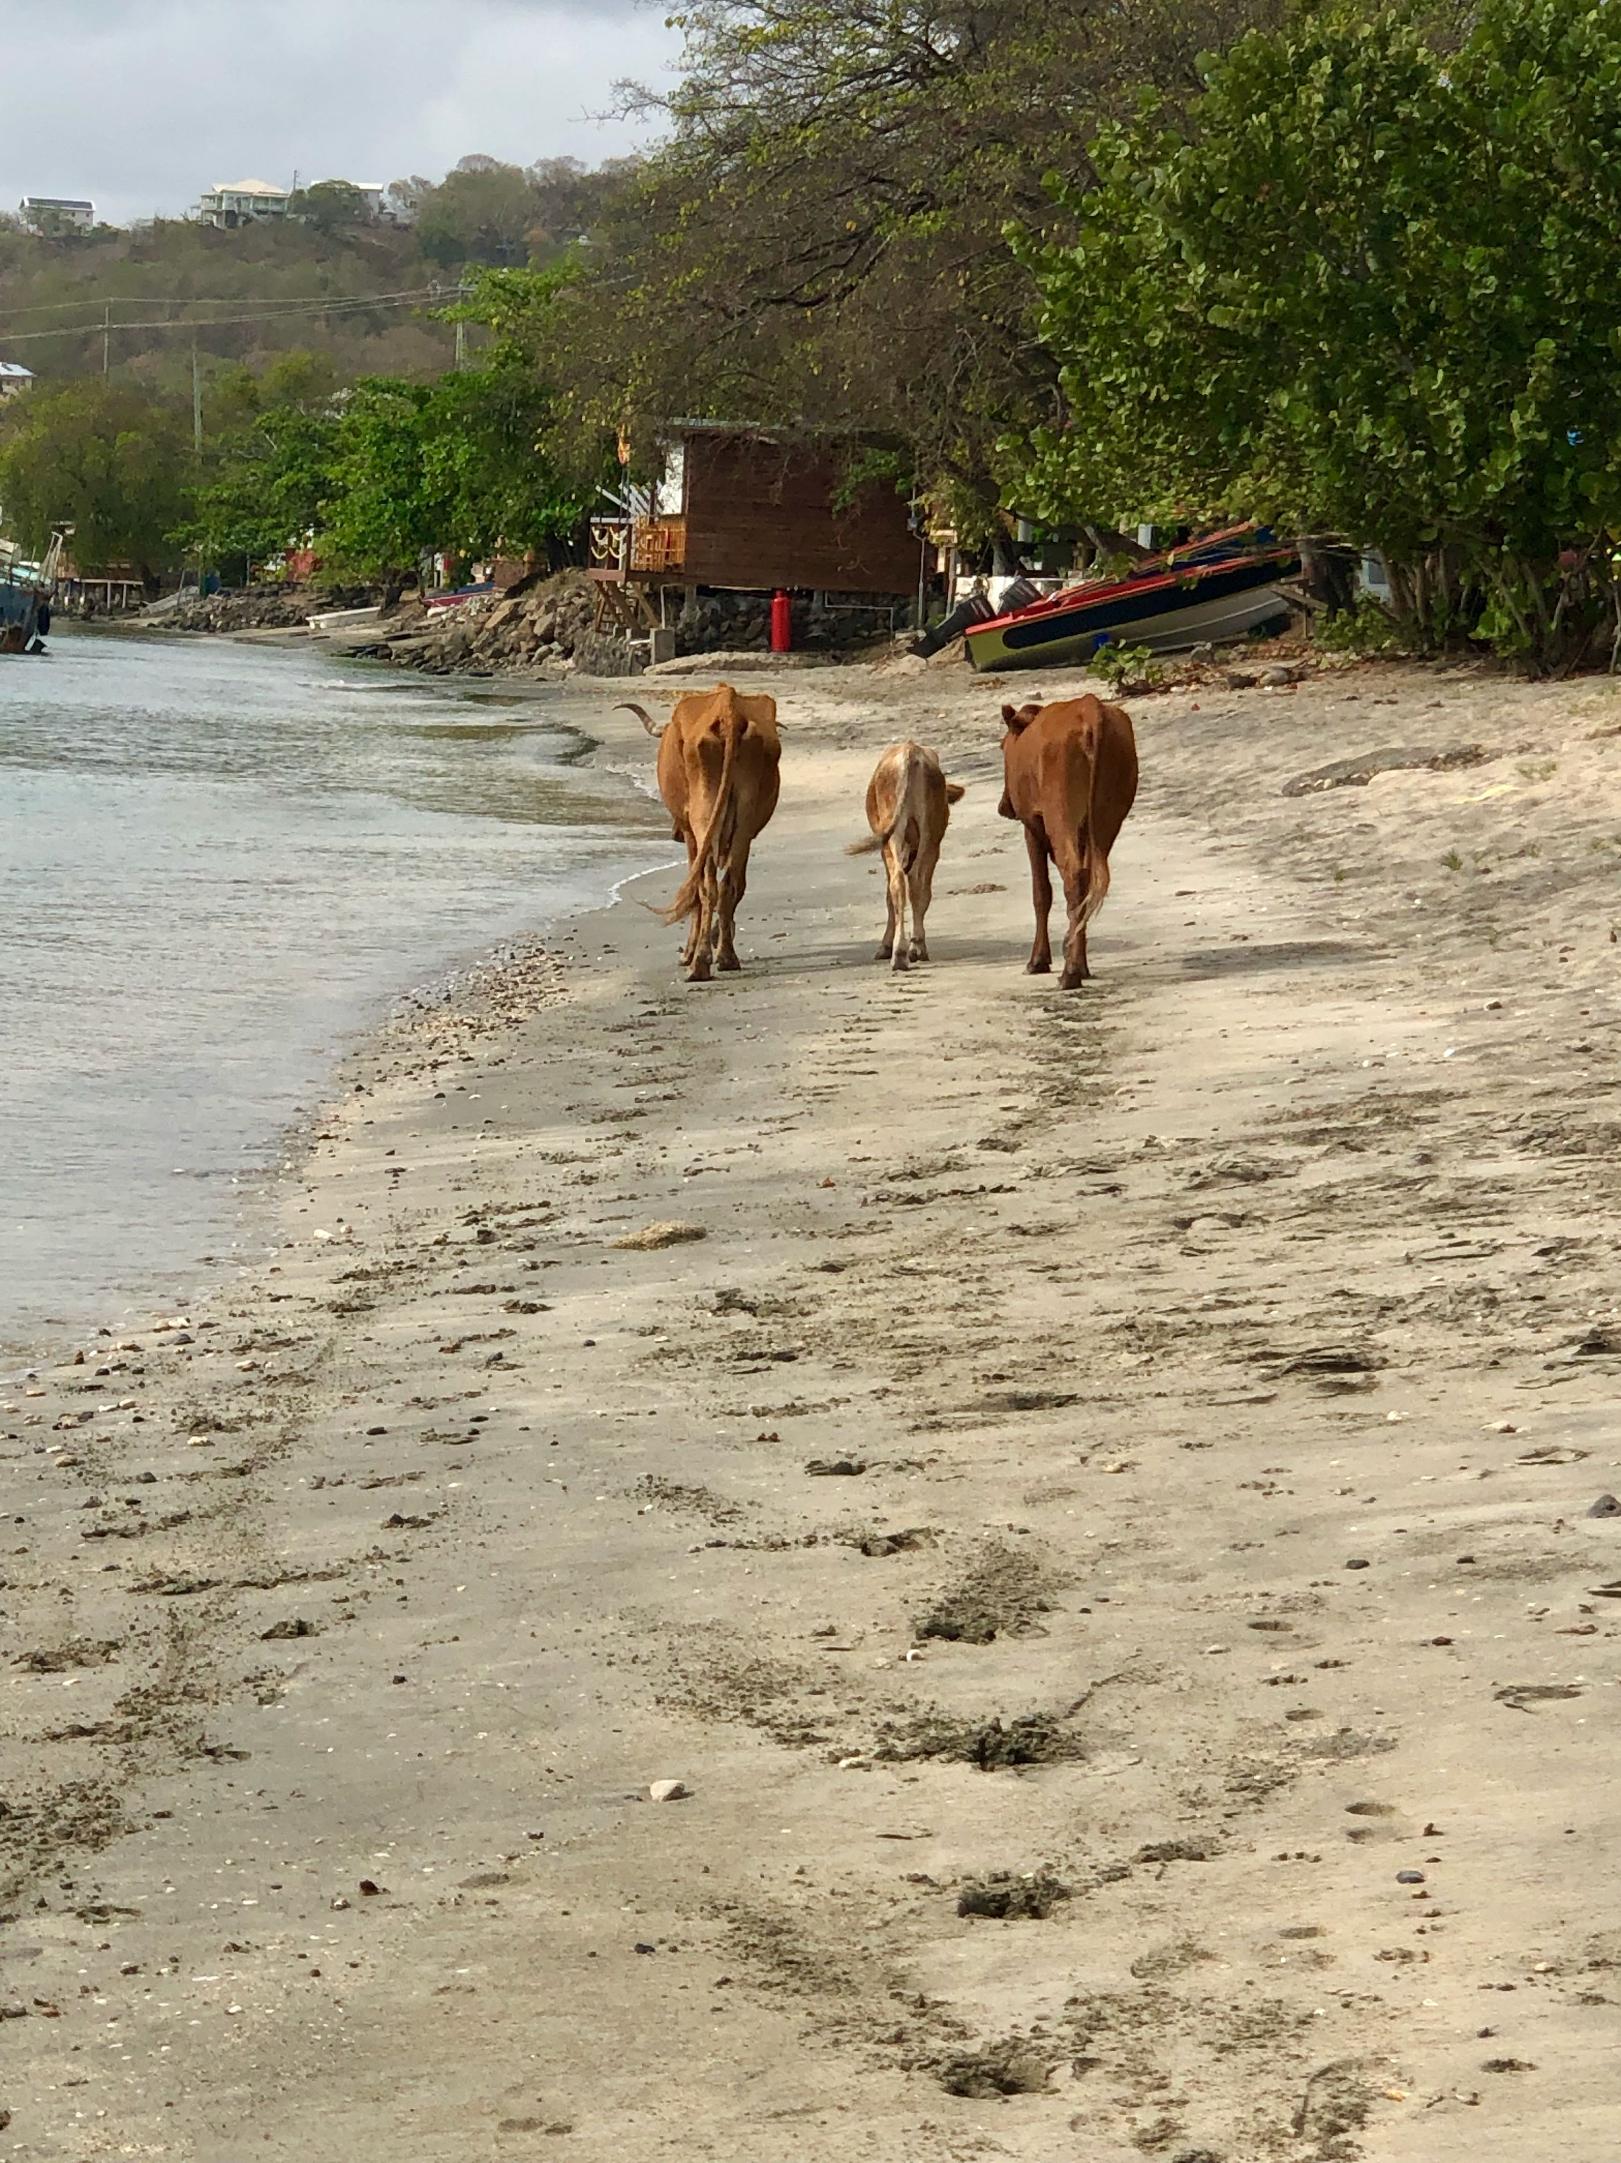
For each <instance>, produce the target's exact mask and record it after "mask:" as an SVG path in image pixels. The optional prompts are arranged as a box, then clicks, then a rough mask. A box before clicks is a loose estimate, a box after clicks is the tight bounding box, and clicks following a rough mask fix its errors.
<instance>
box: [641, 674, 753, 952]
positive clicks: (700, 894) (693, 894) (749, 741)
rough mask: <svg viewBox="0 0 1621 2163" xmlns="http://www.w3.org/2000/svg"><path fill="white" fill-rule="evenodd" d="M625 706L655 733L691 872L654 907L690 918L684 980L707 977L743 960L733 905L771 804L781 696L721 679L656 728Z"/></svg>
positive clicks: (672, 919) (663, 784)
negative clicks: (665, 903) (663, 904)
mask: <svg viewBox="0 0 1621 2163" xmlns="http://www.w3.org/2000/svg"><path fill="white" fill-rule="evenodd" d="M624 711H625V712H627V713H633V714H635V716H636V718H637V719H638V720H639V721H640V722H641V724H642V726H643V728H645V729H646V731H647V733H648V735H649V736H653V737H656V738H657V739H658V747H659V759H658V780H659V794H660V796H662V797H663V799H664V807H665V809H666V810H667V811H668V812H669V814H670V819H671V823H672V825H673V826H674V828H675V838H676V840H677V841H684V842H685V843H686V845H687V876H686V878H685V879H684V880H683V881H682V883H681V886H680V889H679V891H678V892H677V894H676V897H675V899H674V900H673V901H672V902H671V903H670V906H669V907H668V908H667V909H665V910H662V911H661V912H660V913H661V914H662V915H663V917H664V921H665V922H666V923H667V924H676V923H679V922H680V921H681V919H682V918H683V917H686V918H687V919H688V930H687V943H686V947H685V950H684V951H683V953H682V956H681V963H682V967H683V968H684V969H685V970H686V972H687V981H688V982H689V983H692V984H703V983H707V982H708V980H709V975H710V967H711V963H713V966H714V967H715V968H717V969H740V968H741V967H742V963H741V962H740V961H739V960H738V958H737V945H736V923H737V905H738V903H739V902H740V901H741V900H742V899H743V895H744V893H745V892H746V890H747V885H748V868H749V850H750V848H751V847H752V846H753V844H754V842H755V840H756V839H757V838H758V836H759V835H760V834H761V833H762V832H763V831H764V829H765V827H766V825H767V824H768V823H769V821H770V818H771V814H772V812H773V811H775V810H776V808H777V790H778V786H779V778H778V767H779V765H780V763H781V759H782V742H781V739H780V737H779V736H778V734H777V702H776V700H775V699H774V698H768V697H766V695H765V694H764V693H763V692H762V693H759V694H757V695H754V696H745V695H744V694H743V693H742V692H739V691H734V690H733V689H732V687H731V685H730V684H727V683H723V684H720V685H719V686H718V687H717V688H716V689H715V690H713V691H693V692H689V693H688V695H687V696H686V697H685V698H683V699H678V700H677V702H676V706H675V711H674V712H673V713H672V714H671V716H670V718H669V721H668V723H667V724H666V725H665V727H664V728H662V729H661V728H660V727H659V726H658V724H657V722H656V721H654V719H653V717H652V715H651V714H649V713H648V712H647V711H646V710H645V708H643V707H641V706H636V705H631V704H627V705H626V706H625V708H624Z"/></svg>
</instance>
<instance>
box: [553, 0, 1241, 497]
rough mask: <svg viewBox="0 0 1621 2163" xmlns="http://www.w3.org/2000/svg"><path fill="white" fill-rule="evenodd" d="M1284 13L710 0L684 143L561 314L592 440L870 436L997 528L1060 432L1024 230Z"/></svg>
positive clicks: (571, 380) (1187, 7) (606, 226)
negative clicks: (1121, 141) (652, 433)
mask: <svg viewBox="0 0 1621 2163" xmlns="http://www.w3.org/2000/svg"><path fill="white" fill-rule="evenodd" d="M1280 5H1281V0H1135V4H1134V5H1133V6H1132V7H1131V8H1130V9H1121V8H1119V7H1116V6H1112V5H1107V4H1104V0H1043V4H1042V5H1041V6H1039V7H1036V8H1027V7H1018V6H1009V5H1006V4H1005V0H998V4H996V5H990V6H987V5H974V4H967V0H694V4H692V5H689V6H688V7H687V8H686V10H685V11H684V13H683V14H682V15H681V16H680V17H678V18H677V19H678V20H679V21H680V22H681V23H682V25H683V27H684V29H685V32H686V40H687V45H686V58H685V66H684V71H683V76H682V79H681V81H680V83H679V84H678V86H677V87H676V89H675V90H674V91H673V92H672V93H670V94H669V95H668V96H661V97H656V98H655V97H652V96H647V95H644V96H643V97H642V98H641V99H640V100H636V99H634V98H633V99H632V102H633V103H639V105H640V108H641V109H642V111H643V112H644V114H645V115H646V117H647V118H648V119H649V120H650V121H652V122H656V123H658V124H660V125H662V126H663V127H665V128H666V129H667V130H668V139H667V143H666V145H665V147H663V148H662V149H661V150H660V151H659V152H658V153H657V154H656V155H654V156H652V157H651V158H649V159H648V160H647V161H646V162H645V164H644V165H643V166H642V167H641V168H640V170H639V172H638V173H637V174H636V175H635V176H634V177H633V179H632V180H631V182H630V183H629V185H628V186H626V187H625V188H624V189H623V190H622V191H621V192H620V193H619V194H618V195H617V196H616V197H614V198H613V199H612V200H611V201H609V202H607V203H606V204H605V205H604V215H603V217H602V219H601V220H600V222H599V224H598V226H597V228H596V229H595V230H594V232H593V236H592V238H593V246H592V249H591V252H590V256H589V258H588V260H589V263H590V266H591V275H589V276H588V277H587V278H585V279H584V280H582V281H581V283H580V284H579V285H578V286H577V287H576V288H575V290H574V292H573V293H572V295H571V296H570V299H569V303H568V305H567V307H566V308H565V309H564V310H563V311H562V312H561V314H560V315H559V317H558V319H557V328H558V331H559V335H560V344H559V346H558V347H557V348H556V349H555V350H554V354H553V357H552V372H553V376H554V379H555V380H556V381H557V382H558V383H559V384H560V385H561V386H563V387H565V388H566V389H568V390H569V391H570V392H571V393H572V402H573V406H574V409H575V410H576V411H577V412H579V413H580V414H581V415H582V417H583V418H584V419H585V420H587V421H595V422H600V423H607V424H609V425H618V424H619V423H621V422H622V421H624V420H625V419H627V418H629V419H630V420H631V422H632V424H633V425H637V424H640V425H643V426H645V425H646V424H647V423H650V422H652V421H655V420H657V419H658V418H660V417H668V416H669V415H671V414H674V413H683V414H684V413H701V414H704V415H707V416H709V417H712V418H720V419H744V420H751V419H752V420H764V421H769V422H772V423H774V424H776V425H791V424H794V423H799V424H801V425H804V426H807V427H815V426H825V425H828V424H835V425H837V426H839V427H841V428H848V427H849V426H851V425H852V424H855V425H858V426H860V427H861V428H862V429H864V430H866V431H868V432H876V433H878V434H881V435H883V436H885V437H887V438H889V439H890V440H892V441H893V443H894V444H895V445H896V446H897V448H898V449H899V450H900V451H902V452H903V453H904V463H905V465H906V467H907V468H908V477H909V478H911V479H915V480H917V481H920V482H922V483H924V484H925V485H935V484H937V485H938V486H939V487H940V488H941V489H942V490H943V491H944V492H945V494H946V495H947V496H948V497H949V498H950V500H951V502H952V504H953V506H954V508H955V511H956V513H957V516H958V518H959V520H960V521H964V522H967V523H970V524H974V525H977V526H979V527H980V528H982V529H983V528H984V527H985V526H986V523H987V521H988V517H989V513H990V512H991V510H992V509H993V507H994V504H995V497H996V489H995V482H994V478H993V475H992V471H991V451H992V447H993V445H994V443H995V440H996V438H997V436H998V435H999V434H1000V433H1001V432H1002V430H1003V429H1004V428H1005V427H1006V426H1007V425H1008V424H1009V423H1010V422H1015V421H1025V420H1028V419H1029V418H1031V417H1032V415H1035V414H1041V413H1056V412H1057V410H1058V408H1057V405H1056V382H1055V374H1056V372H1055V370H1054V367H1053V365H1052V359H1051V356H1050V355H1049V354H1048V353H1047V352H1046V351H1045V350H1044V349H1043V347H1042V345H1041V343H1040V341H1039V339H1038V338H1037V337H1036V335H1035V331H1034V324H1033V312H1034V298H1035V296H1034V292H1033V288H1032V286H1031V283H1030V280H1029V278H1028V276H1027V274H1026V272H1025V271H1024V269H1023V267H1022V266H1021V265H1020V264H1019V263H1018V261H1016V259H1015V258H1014V256H1013V255H1012V254H1011V252H1010V251H1009V249H1008V247H1007V245H1006V242H1005V239H1004V237H1003V229H1004V226H1005V224H1006V222H1007V221H1008V219H1009V218H1012V217H1025V218H1029V217H1035V216H1040V215H1044V214H1045V213H1047V212H1049V211H1050V210H1051V205H1050V203H1049V202H1048V199H1047V197H1046V196H1045V194H1044V191H1043V180H1044V176H1045V175H1046V174H1047V172H1048V171H1049V170H1052V169H1056V170H1057V171H1059V172H1061V173H1064V174H1066V175H1068V176H1072V177H1074V176H1084V175H1086V174H1087V173H1088V172H1089V170H1090V165H1089V151H1088V145H1089V143H1090V141H1091V138H1092V136H1093V135H1094V134H1095V132H1096V130H1097V129H1098V127H1099V126H1100V124H1101V123H1102V122H1103V121H1104V120H1106V119H1107V118H1108V117H1110V116H1111V115H1119V114H1120V113H1122V112H1125V111H1128V110H1130V109H1131V105H1132V101H1133V98H1134V96H1135V93H1136V88H1137V86H1138V85H1139V84H1140V83H1143V82H1148V83H1152V84H1155V85H1157V86H1159V88H1160V89H1161V90H1162V91H1163V92H1164V93H1165V94H1166V95H1167V96H1169V97H1170V98H1172V99H1173V100H1175V99H1180V98H1185V97H1188V96H1191V95H1193V94H1194V93H1195V92H1196V91H1197V89H1198V87H1199V74H1198V67H1197V60H1198V55H1199V54H1200V52H1201V51H1203V50H1204V49H1206V48H1207V47H1210V46H1220V45H1222V44H1225V43H1226V42H1228V41H1229V39H1230V37H1231V36H1232V34H1233V33H1234V32H1235V31H1236V30H1240V29H1243V28H1245V27H1247V26H1249V25H1251V24H1253V23H1256V22H1270V21H1273V20H1275V19H1276V17H1277V15H1278V13H1279V10H1280Z"/></svg>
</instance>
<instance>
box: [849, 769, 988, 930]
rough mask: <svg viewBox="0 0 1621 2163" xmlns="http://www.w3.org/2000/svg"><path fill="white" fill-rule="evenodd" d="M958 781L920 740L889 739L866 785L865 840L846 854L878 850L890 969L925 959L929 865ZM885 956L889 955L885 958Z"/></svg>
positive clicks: (959, 793) (937, 849)
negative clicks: (908, 913)
mask: <svg viewBox="0 0 1621 2163" xmlns="http://www.w3.org/2000/svg"><path fill="white" fill-rule="evenodd" d="M962 793H963V792H962V785H961V783H960V782H956V781H948V780H947V779H946V777H945V775H944V774H943V773H942V772H941V770H940V761H939V760H938V759H937V758H936V757H935V755H934V753H933V752H932V751H928V750H925V749H924V747H923V745H922V744H915V743H911V742H907V743H902V744H891V745H890V747H889V749H888V750H887V751H886V752H885V753H884V755H883V757H882V758H881V759H880V760H879V761H878V764H877V767H876V768H875V770H874V772H873V777H872V779H871V781H869V782H868V784H867V824H868V825H869V826H870V827H871V828H872V839H871V840H870V841H853V842H852V843H851V844H850V847H849V850H848V852H847V853H848V854H849V855H851V856H868V855H871V854H872V853H873V852H874V851H876V850H878V849H882V850H883V852H884V872H885V875H886V877H887V879H888V881H889V923H888V925H887V926H886V928H885V931H884V943H883V945H882V946H881V947H879V949H878V959H879V960H880V961H890V962H891V966H892V967H894V968H896V969H904V968H905V967H906V966H907V965H908V963H909V962H913V961H927V960H928V958H929V942H928V939H927V937H926V935H925V933H924V929H923V924H924V919H925V917H926V916H927V915H928V913H929V901H930V898H931V896H932V895H933V892H934V867H935V866H936V864H938V863H939V861H940V844H941V842H942V841H944V839H945V837H946V823H947V821H948V820H949V819H950V817H951V806H952V805H953V804H954V803H957V802H959V801H960V800H961V798H962ZM908 900H910V902H911V905H912V933H911V937H910V939H908V937H907V934H906V905H907V902H908ZM891 957H893V960H892V961H891Z"/></svg>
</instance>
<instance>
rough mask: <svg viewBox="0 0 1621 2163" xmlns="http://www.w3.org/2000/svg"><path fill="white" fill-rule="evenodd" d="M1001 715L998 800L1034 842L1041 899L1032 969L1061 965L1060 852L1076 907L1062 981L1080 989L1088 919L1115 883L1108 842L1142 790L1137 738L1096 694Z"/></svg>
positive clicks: (1034, 875)
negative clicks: (1056, 935) (1052, 927)
mask: <svg viewBox="0 0 1621 2163" xmlns="http://www.w3.org/2000/svg"><path fill="white" fill-rule="evenodd" d="M1002 719H1003V722H1004V723H1005V724H1006V728H1007V733H1006V735H1005V736H1004V737H1003V739H1002V762H1003V766H1004V768H1005V770H1006V776H1007V787H1006V788H1005V789H1004V791H1003V793H1002V801H1001V803H1000V804H999V805H998V806H997V809H998V810H999V811H1000V812H1001V814H1002V816H1003V818H1005V819H1017V820H1019V821H1020V823H1021V824H1022V825H1023V827H1024V838H1025V843H1026V845H1027V847H1028V848H1029V851H1030V882H1031V886H1032V889H1033V892H1034V896H1035V905H1036V941H1035V945H1034V946H1033V947H1032V948H1031V950H1030V961H1029V970H1030V974H1031V975H1032V976H1042V975H1045V973H1046V972H1047V971H1048V970H1049V969H1050V968H1051V967H1052V945H1051V942H1050V940H1049V938H1048V932H1047V919H1048V917H1049V916H1050V915H1051V913H1052V905H1053V886H1052V880H1051V878H1050V877H1049V876H1048V872H1047V862H1048V859H1049V858H1051V860H1052V861H1053V863H1055V864H1056V865H1057V866H1058V876H1059V877H1060V879H1061V880H1062V881H1063V885H1064V900H1065V902H1066V904H1067V906H1068V909H1069V924H1068V929H1067V931H1066V933H1065V937H1064V973H1063V975H1062V976H1061V977H1060V978H1059V984H1060V986H1061V988H1062V989H1063V990H1065V991H1074V990H1076V989H1078V987H1079V986H1080V985H1082V984H1084V983H1085V981H1086V979H1087V978H1088V977H1089V976H1090V975H1091V974H1092V971H1091V969H1090V968H1089V967H1088V965H1087V959H1086V927H1087V925H1088V924H1089V923H1090V922H1091V921H1092V918H1093V917H1094V916H1096V914H1097V912H1098V910H1099V909H1101V908H1102V906H1103V902H1104V897H1105V896H1106V895H1107V893H1108V891H1109V851H1110V850H1111V849H1112V848H1113V847H1114V845H1115V841H1116V838H1117V837H1118V835H1119V832H1120V829H1121V827H1122V826H1124V824H1125V823H1126V814H1127V813H1128V812H1129V811H1130V809H1131V807H1132V804H1133V803H1134V802H1135V800H1136V796H1137V739H1136V736H1135V735H1134V734H1133V731H1132V726H1131V720H1130V717H1129V716H1128V715H1127V714H1126V713H1125V712H1124V710H1123V709H1122V708H1121V707H1119V706H1105V705H1104V703H1103V701H1102V700H1101V699H1098V698H1093V697H1092V696H1091V695H1090V694H1088V695H1087V696H1086V697H1085V698H1074V699H1064V700H1061V701H1060V702H1059V703H1058V704H1056V705H1052V706H1021V707H1019V708H1017V709H1015V708H1014V707H1012V706H1004V707H1003V708H1002Z"/></svg>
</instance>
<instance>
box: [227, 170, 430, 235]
mask: <svg viewBox="0 0 1621 2163" xmlns="http://www.w3.org/2000/svg"><path fill="white" fill-rule="evenodd" d="M349 186H350V187H352V188H353V189H354V191H355V193H356V194H357V195H358V196H359V197H360V198H361V199H362V201H363V202H364V203H365V206H366V215H367V217H368V218H382V217H384V216H386V215H387V213H388V190H387V188H385V187H384V185H383V183H382V182H381V181H380V180H352V181H350V182H349ZM296 201H297V195H296V192H295V191H294V190H293V189H292V188H277V187H272V185H271V184H270V182H269V181H268V180H229V181H226V180H222V181H218V182H216V184H215V185H214V186H213V187H212V188H210V189H209V191H208V193H207V194H206V195H204V196H201V197H200V198H199V199H198V203H197V218H198V222H199V223H200V224H202V225H212V226H216V227H218V228H220V229H221V230H223V231H234V230H235V229H236V228H237V227H238V226H243V225H262V224H264V223H265V222H266V220H268V219H273V218H291V217H294V216H296V215H297V213H296V211H295V210H294V207H293V206H294V204H295V202H296Z"/></svg>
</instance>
